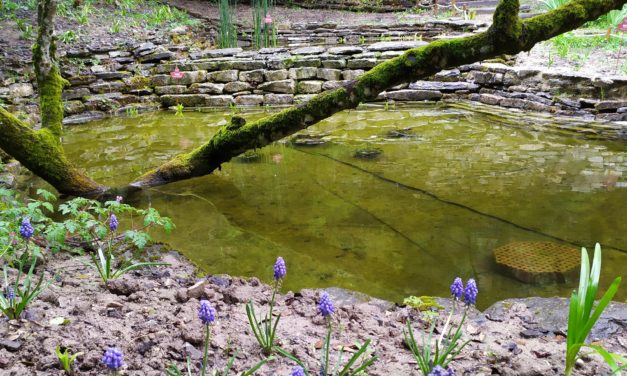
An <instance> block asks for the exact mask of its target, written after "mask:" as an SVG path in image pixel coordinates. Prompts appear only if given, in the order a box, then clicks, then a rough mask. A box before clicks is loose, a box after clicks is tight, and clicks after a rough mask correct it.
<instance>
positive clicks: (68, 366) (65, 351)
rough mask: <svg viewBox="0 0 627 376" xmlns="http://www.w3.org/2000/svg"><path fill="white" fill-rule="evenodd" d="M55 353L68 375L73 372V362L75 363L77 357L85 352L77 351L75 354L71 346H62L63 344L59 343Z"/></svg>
mask: <svg viewBox="0 0 627 376" xmlns="http://www.w3.org/2000/svg"><path fill="white" fill-rule="evenodd" d="M54 353H55V354H56V355H57V359H58V360H59V364H60V365H61V368H62V369H63V370H64V371H65V373H67V374H68V375H71V374H73V371H72V364H73V363H74V361H75V360H76V358H78V357H79V356H80V355H82V354H83V353H82V352H77V353H75V354H72V352H71V350H70V349H69V348H67V347H63V348H61V346H58V345H57V348H56V349H55V350H54Z"/></svg>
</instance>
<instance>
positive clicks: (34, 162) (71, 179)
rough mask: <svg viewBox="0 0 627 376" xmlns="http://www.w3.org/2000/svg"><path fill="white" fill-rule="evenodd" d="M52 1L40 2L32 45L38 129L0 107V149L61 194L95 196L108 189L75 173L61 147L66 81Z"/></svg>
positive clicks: (81, 174) (54, 7)
mask: <svg viewBox="0 0 627 376" xmlns="http://www.w3.org/2000/svg"><path fill="white" fill-rule="evenodd" d="M55 13H56V4H55V0H40V1H39V4H38V7H37V21H38V23H39V31H38V33H37V41H36V42H35V44H34V45H33V65H34V67H35V74H36V76H37V86H38V87H39V107H40V112H41V127H42V128H41V129H40V130H38V131H35V130H33V129H31V128H30V127H29V126H28V125H26V124H24V123H23V122H22V121H20V120H19V119H17V118H16V117H14V116H13V115H11V114H10V113H9V112H8V111H6V110H5V109H3V108H2V107H0V149H3V150H4V151H5V152H7V153H8V154H10V155H11V156H12V157H13V158H15V159H17V160H18V161H19V162H20V163H21V164H22V165H24V166H25V167H26V168H28V169H29V170H31V171H32V172H34V173H35V174H37V175H38V176H40V177H41V178H43V179H44V180H46V181H47V182H48V183H50V184H51V185H52V186H53V187H55V188H56V189H57V190H58V191H59V192H60V193H67V194H71V195H76V196H95V195H99V194H101V193H102V192H104V191H106V190H107V188H105V187H103V186H101V185H99V184H98V183H96V182H94V181H93V180H91V179H90V178H89V177H87V176H86V175H85V174H83V173H82V172H80V171H78V170H77V169H76V168H75V167H74V166H72V164H71V163H70V162H69V161H68V160H67V158H66V157H65V153H64V151H63V146H62V145H61V134H62V132H63V101H62V100H61V92H62V91H63V88H64V87H65V85H66V84H67V81H66V80H64V79H63V78H62V77H61V74H60V72H59V64H58V62H57V59H56V43H55V40H54V36H53V33H54V22H53V21H54V15H55Z"/></svg>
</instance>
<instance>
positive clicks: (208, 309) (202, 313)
mask: <svg viewBox="0 0 627 376" xmlns="http://www.w3.org/2000/svg"><path fill="white" fill-rule="evenodd" d="M198 318H199V319H200V321H202V323H203V324H205V325H209V324H211V323H212V322H214V321H216V310H215V309H214V308H213V307H212V306H211V303H209V301H208V300H201V301H200V309H199V310H198Z"/></svg>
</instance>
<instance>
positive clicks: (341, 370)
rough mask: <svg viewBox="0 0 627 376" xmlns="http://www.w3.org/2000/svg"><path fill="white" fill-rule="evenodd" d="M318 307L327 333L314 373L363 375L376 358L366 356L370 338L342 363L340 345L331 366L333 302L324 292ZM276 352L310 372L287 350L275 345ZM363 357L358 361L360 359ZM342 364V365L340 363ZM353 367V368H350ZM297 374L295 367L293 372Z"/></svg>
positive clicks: (324, 374) (342, 351) (337, 375)
mask: <svg viewBox="0 0 627 376" xmlns="http://www.w3.org/2000/svg"><path fill="white" fill-rule="evenodd" d="M318 309H319V311H320V314H322V316H323V317H324V318H325V320H326V322H327V334H326V336H325V337H324V343H323V345H322V354H321V359H320V370H319V371H318V372H314V374H315V375H318V376H358V375H364V374H365V371H366V369H367V368H368V367H370V366H371V365H372V364H373V363H374V362H375V361H376V360H377V357H376V356H368V346H370V339H368V340H366V342H364V343H363V344H356V347H357V351H355V353H354V354H353V355H352V356H351V357H350V359H349V360H348V362H346V363H345V364H343V362H342V358H343V356H344V346H341V347H340V350H339V352H338V355H337V361H336V363H335V365H334V366H333V367H331V358H330V348H331V333H332V331H333V326H332V322H331V315H332V314H333V312H334V307H333V303H332V302H331V299H330V297H329V295H328V294H327V293H326V292H323V293H322V295H321V298H320V302H319V305H318ZM276 351H277V353H279V354H280V355H282V356H284V357H286V358H288V359H290V360H292V361H293V362H295V363H296V364H298V366H299V367H300V369H299V372H301V373H304V374H305V375H306V376H310V375H311V373H310V372H309V370H308V369H307V367H306V366H305V365H304V364H303V362H302V361H301V360H300V359H298V358H297V357H295V356H294V355H292V354H291V353H290V352H288V351H287V350H285V349H283V348H281V347H278V346H277V347H276ZM362 357H364V359H363V360H362V361H361V362H359V361H360V359H362ZM342 364H343V365H342ZM352 368H353V369H352ZM293 373H294V374H297V372H296V369H295V371H294V372H293Z"/></svg>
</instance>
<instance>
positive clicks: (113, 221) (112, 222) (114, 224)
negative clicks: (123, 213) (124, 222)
mask: <svg viewBox="0 0 627 376" xmlns="http://www.w3.org/2000/svg"><path fill="white" fill-rule="evenodd" d="M119 225H120V222H118V217H116V216H115V214H111V217H110V218H109V228H110V229H111V231H115V230H117V229H118V226H119Z"/></svg>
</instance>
